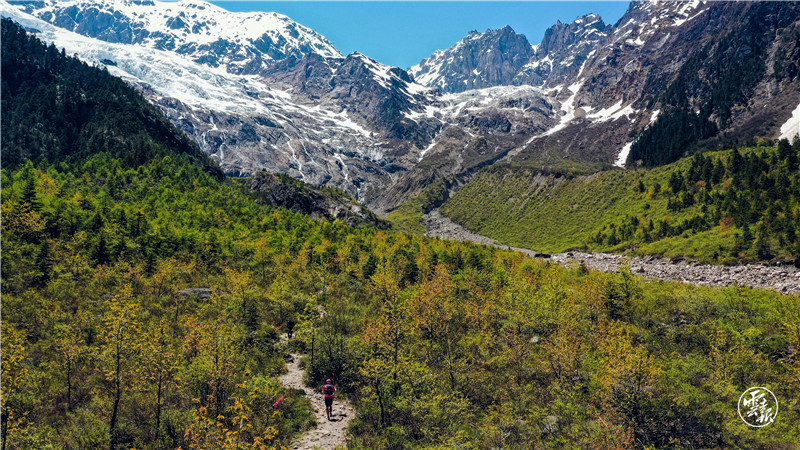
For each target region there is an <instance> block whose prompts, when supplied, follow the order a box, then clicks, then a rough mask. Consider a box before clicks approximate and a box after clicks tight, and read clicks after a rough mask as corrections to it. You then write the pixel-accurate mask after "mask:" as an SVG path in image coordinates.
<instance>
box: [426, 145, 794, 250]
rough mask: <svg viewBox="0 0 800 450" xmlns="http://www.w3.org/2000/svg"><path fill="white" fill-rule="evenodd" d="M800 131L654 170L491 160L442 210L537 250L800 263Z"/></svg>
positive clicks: (478, 228) (495, 236) (489, 233)
mask: <svg viewBox="0 0 800 450" xmlns="http://www.w3.org/2000/svg"><path fill="white" fill-rule="evenodd" d="M798 161H800V139H798V140H795V143H794V146H792V145H790V144H789V142H788V141H786V140H782V141H781V142H780V143H779V146H778V148H777V149H776V148H768V147H757V148H745V149H738V150H733V151H730V150H729V151H725V152H711V153H709V154H707V155H698V156H695V157H691V158H684V159H681V160H679V161H677V162H675V163H672V164H669V165H665V166H662V167H658V168H654V169H640V170H636V171H619V170H614V171H606V172H599V173H596V174H593V175H588V176H586V175H583V176H572V175H569V174H567V173H565V172H556V173H551V174H544V173H541V172H538V171H536V170H532V169H520V168H518V167H513V166H508V165H506V166H496V167H493V168H491V169H490V170H486V171H483V172H481V173H480V174H479V175H478V176H476V177H475V179H474V180H473V181H471V182H470V183H469V184H467V185H466V186H465V187H464V188H463V189H461V190H460V191H458V192H457V193H456V194H455V195H454V196H453V197H452V198H450V199H449V200H448V201H446V202H445V203H444V204H443V205H442V206H441V208H440V211H441V212H443V213H444V214H446V215H448V216H449V217H452V218H453V219H454V220H455V221H456V222H458V223H460V224H464V225H465V226H467V227H468V228H469V229H471V230H474V231H476V232H478V233H480V234H483V235H485V236H488V237H490V238H493V239H497V240H498V241H500V242H502V243H504V244H508V245H514V246H519V247H524V248H531V249H535V250H537V251H546V252H554V253H555V252H561V251H565V250H568V249H574V248H582V249H588V250H592V251H630V252H632V253H633V254H640V255H663V256H667V257H670V258H673V257H685V258H689V259H693V260H700V261H704V262H710V263H717V264H718V263H731V262H737V261H754V260H762V261H769V260H779V261H787V260H788V261H793V260H794V261H800V229H798V228H797V225H798V224H800V216H798V212H800V210H798V209H797V206H798V205H800V177H798V172H797V169H798Z"/></svg>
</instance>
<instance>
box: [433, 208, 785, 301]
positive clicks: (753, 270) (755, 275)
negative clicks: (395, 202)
mask: <svg viewBox="0 0 800 450" xmlns="http://www.w3.org/2000/svg"><path fill="white" fill-rule="evenodd" d="M424 223H425V226H426V227H427V229H428V232H427V233H425V235H426V236H430V237H440V238H442V239H453V240H458V241H471V242H475V243H478V244H484V245H494V246H496V247H499V248H510V249H512V250H517V251H520V252H523V253H525V254H527V255H529V256H532V257H536V256H538V257H545V258H549V259H551V260H553V261H555V262H558V263H559V264H563V265H570V264H580V262H581V261H583V263H584V264H586V267H589V268H590V269H594V270H600V271H603V272H614V271H616V270H617V267H618V266H619V264H620V263H621V262H623V261H630V265H631V272H632V273H634V274H636V275H639V276H643V277H647V278H658V279H661V280H676V281H682V282H685V283H691V284H696V285H705V284H708V285H714V286H730V285H732V284H734V283H738V284H740V285H742V286H749V287H755V288H764V289H771V290H774V291H778V292H781V293H783V294H797V293H800V271H798V269H797V268H796V267H794V266H791V265H783V266H767V265H763V264H745V265H737V266H718V265H712V264H699V263H697V262H692V261H683V260H681V261H673V260H670V259H665V258H658V257H655V256H646V257H627V256H623V255H614V254H609V253H594V252H592V253H587V252H564V253H557V254H553V255H546V254H543V253H540V252H536V251H534V250H531V249H526V248H518V247H509V246H507V245H503V244H498V243H497V242H495V240H494V239H491V238H488V237H486V236H482V235H480V234H477V233H473V232H471V231H469V230H467V229H466V228H464V227H462V226H461V225H458V224H456V223H455V222H453V221H452V220H450V219H449V218H448V217H446V216H444V215H443V214H442V213H440V212H439V211H438V210H433V211H431V212H430V213H428V214H426V215H425V216H424Z"/></svg>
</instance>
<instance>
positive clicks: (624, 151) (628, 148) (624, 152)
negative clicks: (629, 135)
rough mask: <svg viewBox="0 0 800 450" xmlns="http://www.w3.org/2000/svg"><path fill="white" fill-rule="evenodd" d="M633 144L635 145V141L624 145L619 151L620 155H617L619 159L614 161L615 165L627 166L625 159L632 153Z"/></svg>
mask: <svg viewBox="0 0 800 450" xmlns="http://www.w3.org/2000/svg"><path fill="white" fill-rule="evenodd" d="M631 146H633V142H628V143H627V144H625V146H624V147H622V150H620V152H619V156H617V160H616V161H614V165H615V166H617V167H625V161H627V160H628V155H629V154H630V153H631Z"/></svg>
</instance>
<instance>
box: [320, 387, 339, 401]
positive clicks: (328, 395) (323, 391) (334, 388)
mask: <svg viewBox="0 0 800 450" xmlns="http://www.w3.org/2000/svg"><path fill="white" fill-rule="evenodd" d="M328 386H330V387H331V388H333V390H332V391H331V393H330V394H328V393H326V392H325V390H326V389H325V388H327V387H328ZM334 392H336V386H334V385H332V384H326V385H325V386H322V393H323V394H325V397H326V398H331V397H333V393H334Z"/></svg>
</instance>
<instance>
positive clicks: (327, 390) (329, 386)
mask: <svg viewBox="0 0 800 450" xmlns="http://www.w3.org/2000/svg"><path fill="white" fill-rule="evenodd" d="M334 392H336V386H334V385H333V383H331V379H330V378H328V379H327V380H325V386H322V393H323V394H325V414H326V415H327V416H328V420H329V421H330V420H331V410H332V409H333V393H334Z"/></svg>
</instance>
